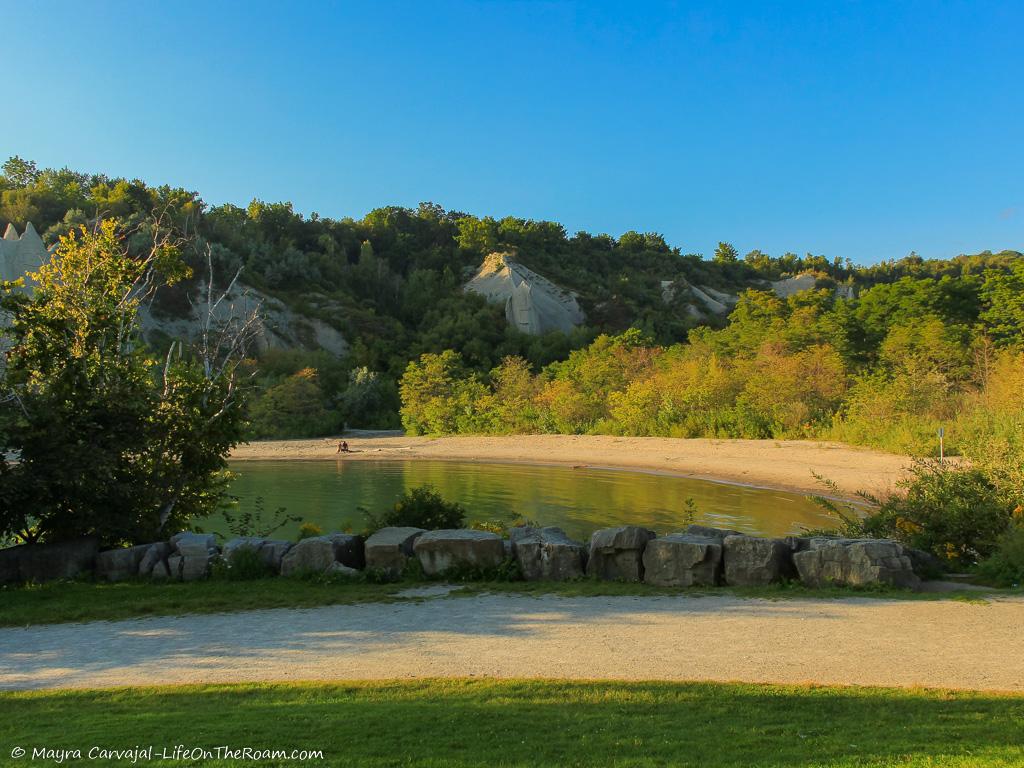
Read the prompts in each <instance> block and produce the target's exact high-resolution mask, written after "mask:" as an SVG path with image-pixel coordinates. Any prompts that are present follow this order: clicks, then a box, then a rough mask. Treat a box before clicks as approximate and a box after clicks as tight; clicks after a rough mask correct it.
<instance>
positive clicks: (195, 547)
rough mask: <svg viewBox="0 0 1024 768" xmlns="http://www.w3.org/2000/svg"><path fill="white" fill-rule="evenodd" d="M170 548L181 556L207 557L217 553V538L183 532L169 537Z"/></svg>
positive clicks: (211, 535) (209, 534)
mask: <svg viewBox="0 0 1024 768" xmlns="http://www.w3.org/2000/svg"><path fill="white" fill-rule="evenodd" d="M171 546H172V547H174V549H175V551H176V552H177V553H178V554H179V555H182V556H188V555H209V554H211V553H213V552H216V551H217V537H216V536H214V535H213V534H212V533H192V532H191V531H185V532H183V533H176V534H174V535H173V536H171Z"/></svg>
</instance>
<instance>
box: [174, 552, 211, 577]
mask: <svg viewBox="0 0 1024 768" xmlns="http://www.w3.org/2000/svg"><path fill="white" fill-rule="evenodd" d="M217 557H219V555H183V556H182V558H181V580H182V581H199V580H200V579H205V578H206V577H207V576H209V575H210V566H211V565H212V564H213V561H214V559H216V558H217Z"/></svg>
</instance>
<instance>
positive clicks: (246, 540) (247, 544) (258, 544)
mask: <svg viewBox="0 0 1024 768" xmlns="http://www.w3.org/2000/svg"><path fill="white" fill-rule="evenodd" d="M266 541H267V540H266V539H262V538H260V537H258V536H240V537H238V538H237V539H232V540H231V541H229V542H227V543H226V544H225V545H224V559H225V560H227V561H228V562H231V558H232V557H233V556H234V554H235V552H237V551H239V550H240V549H251V550H252V551H253V552H259V551H260V550H261V549H262V548H263V545H264V544H265V543H266Z"/></svg>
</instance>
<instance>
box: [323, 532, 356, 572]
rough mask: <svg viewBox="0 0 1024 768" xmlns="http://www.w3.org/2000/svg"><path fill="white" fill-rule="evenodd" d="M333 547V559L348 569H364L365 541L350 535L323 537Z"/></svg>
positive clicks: (334, 534) (338, 534) (330, 534)
mask: <svg viewBox="0 0 1024 768" xmlns="http://www.w3.org/2000/svg"><path fill="white" fill-rule="evenodd" d="M324 538H325V539H329V540H330V542H331V544H332V545H333V546H334V559H335V560H336V561H338V562H339V563H341V564H342V565H347V566H348V567H349V568H355V569H356V570H360V571H361V570H362V569H363V568H365V567H366V553H365V552H364V549H363V545H364V544H365V539H363V537H362V536H356V535H354V534H351V533H328V534H327V535H326V536H324Z"/></svg>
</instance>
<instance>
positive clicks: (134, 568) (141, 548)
mask: <svg viewBox="0 0 1024 768" xmlns="http://www.w3.org/2000/svg"><path fill="white" fill-rule="evenodd" d="M151 546H152V545H151V544H139V545H138V546H135V547H123V548H121V549H108V550H107V551H106V552H100V553H99V554H98V555H97V556H96V577H97V578H100V579H103V580H104V581H124V580H125V579H134V578H135V577H136V576H138V575H139V564H140V563H141V562H142V558H143V557H145V555H146V553H147V552H148V551H149V548H150V547H151Z"/></svg>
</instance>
